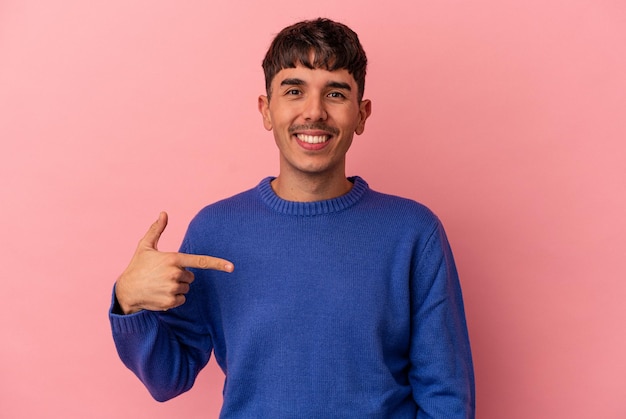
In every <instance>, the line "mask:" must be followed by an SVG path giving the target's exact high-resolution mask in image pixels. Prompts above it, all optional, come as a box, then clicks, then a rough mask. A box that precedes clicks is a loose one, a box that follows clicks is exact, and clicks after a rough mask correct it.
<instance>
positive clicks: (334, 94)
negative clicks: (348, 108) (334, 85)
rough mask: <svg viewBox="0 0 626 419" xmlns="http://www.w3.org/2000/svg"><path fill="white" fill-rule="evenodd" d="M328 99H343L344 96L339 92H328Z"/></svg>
mask: <svg viewBox="0 0 626 419" xmlns="http://www.w3.org/2000/svg"><path fill="white" fill-rule="evenodd" d="M328 97H331V98H333V99H345V97H346V96H345V95H344V94H343V93H341V92H330V93H329V94H328Z"/></svg>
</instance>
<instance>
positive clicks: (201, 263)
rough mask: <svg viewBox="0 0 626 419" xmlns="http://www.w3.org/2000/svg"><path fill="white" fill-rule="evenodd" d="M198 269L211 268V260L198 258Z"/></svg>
mask: <svg viewBox="0 0 626 419" xmlns="http://www.w3.org/2000/svg"><path fill="white" fill-rule="evenodd" d="M198 267H200V268H203V269H205V268H209V267H211V259H209V258H208V257H206V256H198Z"/></svg>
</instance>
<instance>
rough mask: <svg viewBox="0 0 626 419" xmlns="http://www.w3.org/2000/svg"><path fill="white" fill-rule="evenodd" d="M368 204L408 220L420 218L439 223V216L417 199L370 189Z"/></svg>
mask: <svg viewBox="0 0 626 419" xmlns="http://www.w3.org/2000/svg"><path fill="white" fill-rule="evenodd" d="M367 203H368V204H369V205H371V206H373V207H374V208H379V209H380V210H382V211H389V212H391V213H395V214H397V216H403V215H405V216H406V217H407V218H418V219H422V220H424V221H432V222H437V221H438V218H437V215H436V214H435V213H434V212H433V211H432V210H431V209H430V208H429V207H428V206H426V205H425V204H423V203H421V202H419V201H416V200H415V199H411V198H407V197H404V196H400V195H393V194H389V193H384V192H379V191H376V190H373V189H370V191H369V194H368V197H367Z"/></svg>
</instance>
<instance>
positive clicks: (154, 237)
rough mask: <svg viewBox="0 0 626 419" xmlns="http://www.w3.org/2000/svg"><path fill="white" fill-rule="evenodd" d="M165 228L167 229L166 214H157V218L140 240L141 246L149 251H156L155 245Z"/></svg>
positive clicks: (163, 212)
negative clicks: (149, 249)
mask: <svg viewBox="0 0 626 419" xmlns="http://www.w3.org/2000/svg"><path fill="white" fill-rule="evenodd" d="M165 227H167V213H166V212H165V211H162V212H161V213H160V214H159V218H158V219H157V220H156V221H155V222H154V223H153V224H152V225H151V226H150V228H149V229H148V231H147V232H146V235H145V236H143V238H142V239H141V241H142V244H143V245H144V246H147V247H149V248H151V249H154V250H158V249H157V245H158V244H159V238H161V234H162V233H163V231H164V230H165Z"/></svg>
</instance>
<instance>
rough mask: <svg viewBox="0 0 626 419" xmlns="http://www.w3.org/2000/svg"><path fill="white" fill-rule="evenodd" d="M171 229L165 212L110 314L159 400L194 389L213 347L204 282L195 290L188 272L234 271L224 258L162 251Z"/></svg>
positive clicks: (119, 286)
mask: <svg viewBox="0 0 626 419" xmlns="http://www.w3.org/2000/svg"><path fill="white" fill-rule="evenodd" d="M166 226H167V214H165V213H161V215H160V216H159V219H158V220H157V221H156V222H155V223H154V224H153V225H152V226H151V227H150V229H149V230H148V232H147V233H146V235H145V236H144V237H143V238H142V239H141V241H140V242H139V245H138V247H137V250H136V252H135V255H134V256H133V258H132V260H131V262H130V264H129V265H128V267H127V268H126V270H125V271H124V272H123V273H122V275H121V276H120V278H119V279H118V280H117V282H116V284H115V287H114V292H113V303H112V305H111V310H110V313H109V318H110V322H111V330H112V332H113V339H114V341H115V345H116V347H117V351H118V353H119V356H120V358H121V359H122V361H123V362H124V364H125V365H126V366H127V367H128V368H129V369H131V370H132V371H133V372H134V373H135V374H136V375H137V377H139V379H140V380H141V381H142V382H143V383H144V385H145V386H146V387H147V388H148V390H149V391H150V393H151V394H152V396H153V397H154V398H155V399H157V400H159V401H164V400H167V399H170V398H172V397H175V396H177V395H179V394H181V393H183V392H185V391H187V390H189V389H190V388H191V386H192V385H193V383H194V381H195V378H196V376H197V374H198V373H199V372H200V370H201V369H202V368H203V367H204V366H205V365H206V363H207V362H208V360H209V356H210V352H211V349H212V344H211V341H210V337H209V333H208V330H207V328H208V326H207V324H206V322H205V321H204V319H203V318H202V314H201V312H200V310H198V303H197V301H198V298H196V297H197V296H198V295H200V294H201V292H202V284H197V285H194V290H193V292H190V291H191V283H192V282H193V279H194V277H193V274H192V273H191V272H190V271H188V270H187V269H186V268H202V269H219V270H223V271H225V272H231V271H232V270H233V265H232V263H230V262H228V261H225V260H223V259H218V258H213V257H210V256H203V255H190V254H187V253H171V252H170V253H164V252H159V251H158V250H157V244H158V240H159V238H160V236H161V233H162V232H163V231H164V229H165V227H166ZM170 309H173V310H170Z"/></svg>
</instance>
